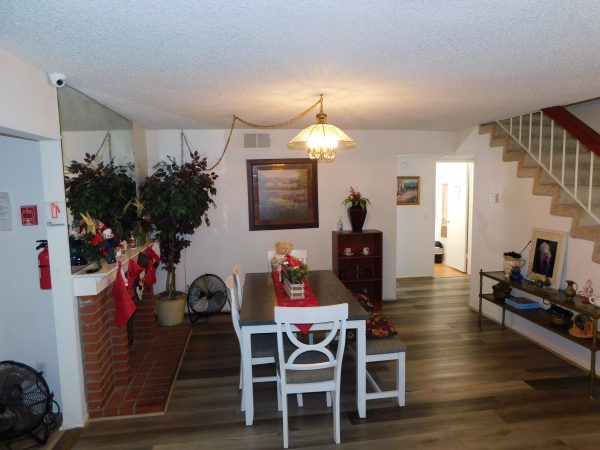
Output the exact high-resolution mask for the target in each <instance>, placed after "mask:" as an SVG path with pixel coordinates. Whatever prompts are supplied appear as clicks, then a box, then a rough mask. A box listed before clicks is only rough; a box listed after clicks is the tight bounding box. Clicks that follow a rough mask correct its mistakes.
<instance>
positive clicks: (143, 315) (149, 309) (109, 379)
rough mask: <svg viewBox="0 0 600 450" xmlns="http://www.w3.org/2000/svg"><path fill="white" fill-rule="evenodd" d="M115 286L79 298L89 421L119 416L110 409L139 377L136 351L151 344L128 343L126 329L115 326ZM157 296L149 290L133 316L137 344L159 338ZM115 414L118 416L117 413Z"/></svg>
mask: <svg viewBox="0 0 600 450" xmlns="http://www.w3.org/2000/svg"><path fill="white" fill-rule="evenodd" d="M112 290H113V289H112V284H110V285H109V286H108V287H106V288H105V289H103V290H102V291H101V292H99V293H98V294H96V295H89V296H80V297H79V317H80V321H79V322H80V331H81V344H82V355H83V366H84V376H85V390H86V401H87V407H88V413H89V415H90V418H97V417H107V416H111V415H119V412H118V411H109V410H108V408H107V406H108V405H109V400H110V399H111V396H114V394H115V392H117V391H119V390H121V391H123V390H124V389H125V388H126V387H127V386H129V384H130V383H131V381H132V380H133V379H134V377H135V376H136V373H134V372H135V366H134V365H133V364H132V362H133V361H134V360H135V359H136V358H137V359H139V357H140V356H139V355H136V351H143V350H146V351H147V350H148V345H136V344H134V345H132V346H129V343H128V333H127V327H122V328H120V327H116V326H114V310H115V301H114V298H113V295H112ZM154 307H155V297H154V294H153V292H152V290H151V289H147V290H146V291H145V292H144V294H143V298H142V301H141V302H140V303H139V304H137V310H136V312H135V314H134V317H135V320H134V335H135V339H136V342H138V341H139V342H140V343H142V344H143V343H144V342H150V341H153V340H155V339H156V336H157V333H158V326H157V324H156V321H155V318H154ZM115 412H116V414H114V413H115Z"/></svg>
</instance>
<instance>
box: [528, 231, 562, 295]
mask: <svg viewBox="0 0 600 450" xmlns="http://www.w3.org/2000/svg"><path fill="white" fill-rule="evenodd" d="M566 238H567V233H565V232H564V231H552V230H544V229H542V228H534V229H533V232H532V234H531V249H530V251H529V261H528V278H529V279H531V280H542V281H544V280H545V279H546V277H548V278H549V280H550V283H551V285H552V287H553V288H554V289H558V285H559V283H560V275H561V273H562V265H563V256H564V253H565V245H566V242H567V241H566Z"/></svg>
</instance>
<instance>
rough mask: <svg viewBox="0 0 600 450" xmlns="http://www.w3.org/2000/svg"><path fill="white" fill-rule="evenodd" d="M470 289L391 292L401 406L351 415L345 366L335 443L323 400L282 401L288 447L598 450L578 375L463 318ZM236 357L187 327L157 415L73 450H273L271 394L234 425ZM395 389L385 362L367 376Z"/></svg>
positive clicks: (277, 428)
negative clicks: (402, 358)
mask: <svg viewBox="0 0 600 450" xmlns="http://www.w3.org/2000/svg"><path fill="white" fill-rule="evenodd" d="M468 282H469V280H468V278H439V279H413V280H403V281H400V282H399V283H398V300H397V301H395V302H390V303H385V305H384V310H385V312H386V313H388V315H389V316H390V318H391V319H392V321H393V322H394V324H395V325H396V327H397V329H398V331H399V334H400V336H401V337H402V339H403V340H404V341H405V343H406V344H407V347H408V352H407V382H406V384H407V397H406V406H405V407H404V408H398V407H396V406H394V403H393V401H392V400H389V399H384V400H373V401H369V402H368V403H367V419H362V420H361V419H359V418H358V417H357V414H356V411H355V396H354V393H353V386H354V382H355V376H354V364H353V361H352V359H351V358H346V359H345V360H344V371H343V395H342V416H341V423H342V432H341V436H342V444H341V445H339V446H336V445H334V443H333V434H332V420H331V413H330V410H328V409H327V408H326V407H325V400H324V398H323V396H322V395H317V394H314V395H307V396H306V398H305V406H304V407H303V408H298V407H297V406H296V403H295V401H293V399H291V400H290V401H289V405H290V448H311V449H326V448H338V447H339V448H344V449H364V448H369V447H370V448H378V449H396V448H403V449H515V450H517V449H519V450H520V449H600V400H596V399H594V400H592V399H590V398H588V395H587V388H588V386H587V379H586V377H585V373H584V372H583V371H581V370H579V369H577V368H575V367H573V366H571V365H570V364H568V363H567V362H565V361H563V360H561V359H560V358H558V357H556V356H555V355H553V354H551V353H549V352H547V351H545V350H543V349H541V348H540V347H538V346H536V345H535V344H532V343H530V342H528V341H527V340H525V339H523V338H522V337H520V336H518V335H517V334H515V333H513V332H512V331H510V330H502V329H501V328H500V326H498V325H497V324H496V323H493V322H491V321H489V320H487V319H485V320H484V323H483V331H482V332H480V331H479V330H478V328H477V315H476V313H475V312H473V311H472V310H470V309H469V307H468ZM239 358H240V355H239V347H238V344H237V341H236V338H235V335H234V333H233V330H232V327H231V324H230V321H229V318H228V317H227V316H226V315H219V316H216V317H212V318H210V320H209V321H208V322H206V323H203V324H196V325H195V326H194V330H193V334H192V336H191V339H190V344H189V346H188V349H187V352H186V355H185V357H184V361H183V363H182V367H181V370H180V372H179V375H178V377H177V380H176V382H175V386H174V390H173V394H172V397H171V401H170V404H169V406H168V408H167V412H166V413H165V414H164V415H159V416H153V417H139V418H129V419H119V420H110V421H101V422H92V423H90V424H89V425H88V426H87V427H86V428H84V429H83V430H80V434H79V436H78V438H77V440H76V442H75V443H74V444H72V443H69V445H66V444H64V443H65V442H67V440H66V438H67V436H65V440H64V441H63V440H61V441H62V443H61V441H59V443H58V444H57V446H55V447H54V448H60V449H61V450H62V449H64V448H75V449H132V450H133V449H138V450H150V449H153V450H174V449H184V450H186V449H271V448H272V449H277V448H281V446H282V437H281V418H280V416H279V414H278V412H277V403H276V397H275V385H274V384H272V383H262V385H257V386H255V399H256V400H255V403H256V414H255V423H254V426H251V427H246V426H245V425H244V415H243V413H242V412H240V409H239V406H240V394H239V390H238V374H239V372H238V370H239ZM369 367H370V368H371V369H372V370H371V371H372V373H373V374H374V376H375V377H376V378H377V379H379V380H380V381H381V382H382V383H384V384H388V385H389V384H390V383H391V384H393V377H394V374H393V370H392V368H391V366H390V365H389V364H387V363H379V364H371V365H370V366H369ZM61 445H62V446H61Z"/></svg>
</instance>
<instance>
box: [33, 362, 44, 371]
mask: <svg viewBox="0 0 600 450" xmlns="http://www.w3.org/2000/svg"><path fill="white" fill-rule="evenodd" d="M35 370H37V371H38V372H41V373H45V372H46V363H43V362H39V363H37V364H36V365H35Z"/></svg>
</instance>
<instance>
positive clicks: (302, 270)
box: [281, 263, 308, 284]
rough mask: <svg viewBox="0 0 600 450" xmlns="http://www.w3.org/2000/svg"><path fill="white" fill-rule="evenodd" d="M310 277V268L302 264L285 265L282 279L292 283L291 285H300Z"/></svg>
mask: <svg viewBox="0 0 600 450" xmlns="http://www.w3.org/2000/svg"><path fill="white" fill-rule="evenodd" d="M307 275H308V266H307V265H306V264H303V263H300V264H299V265H297V266H288V265H284V267H283V268H282V270H281V277H282V278H283V279H284V280H287V281H289V282H290V284H300V283H302V282H303V281H304V279H305V278H306V276H307Z"/></svg>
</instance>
